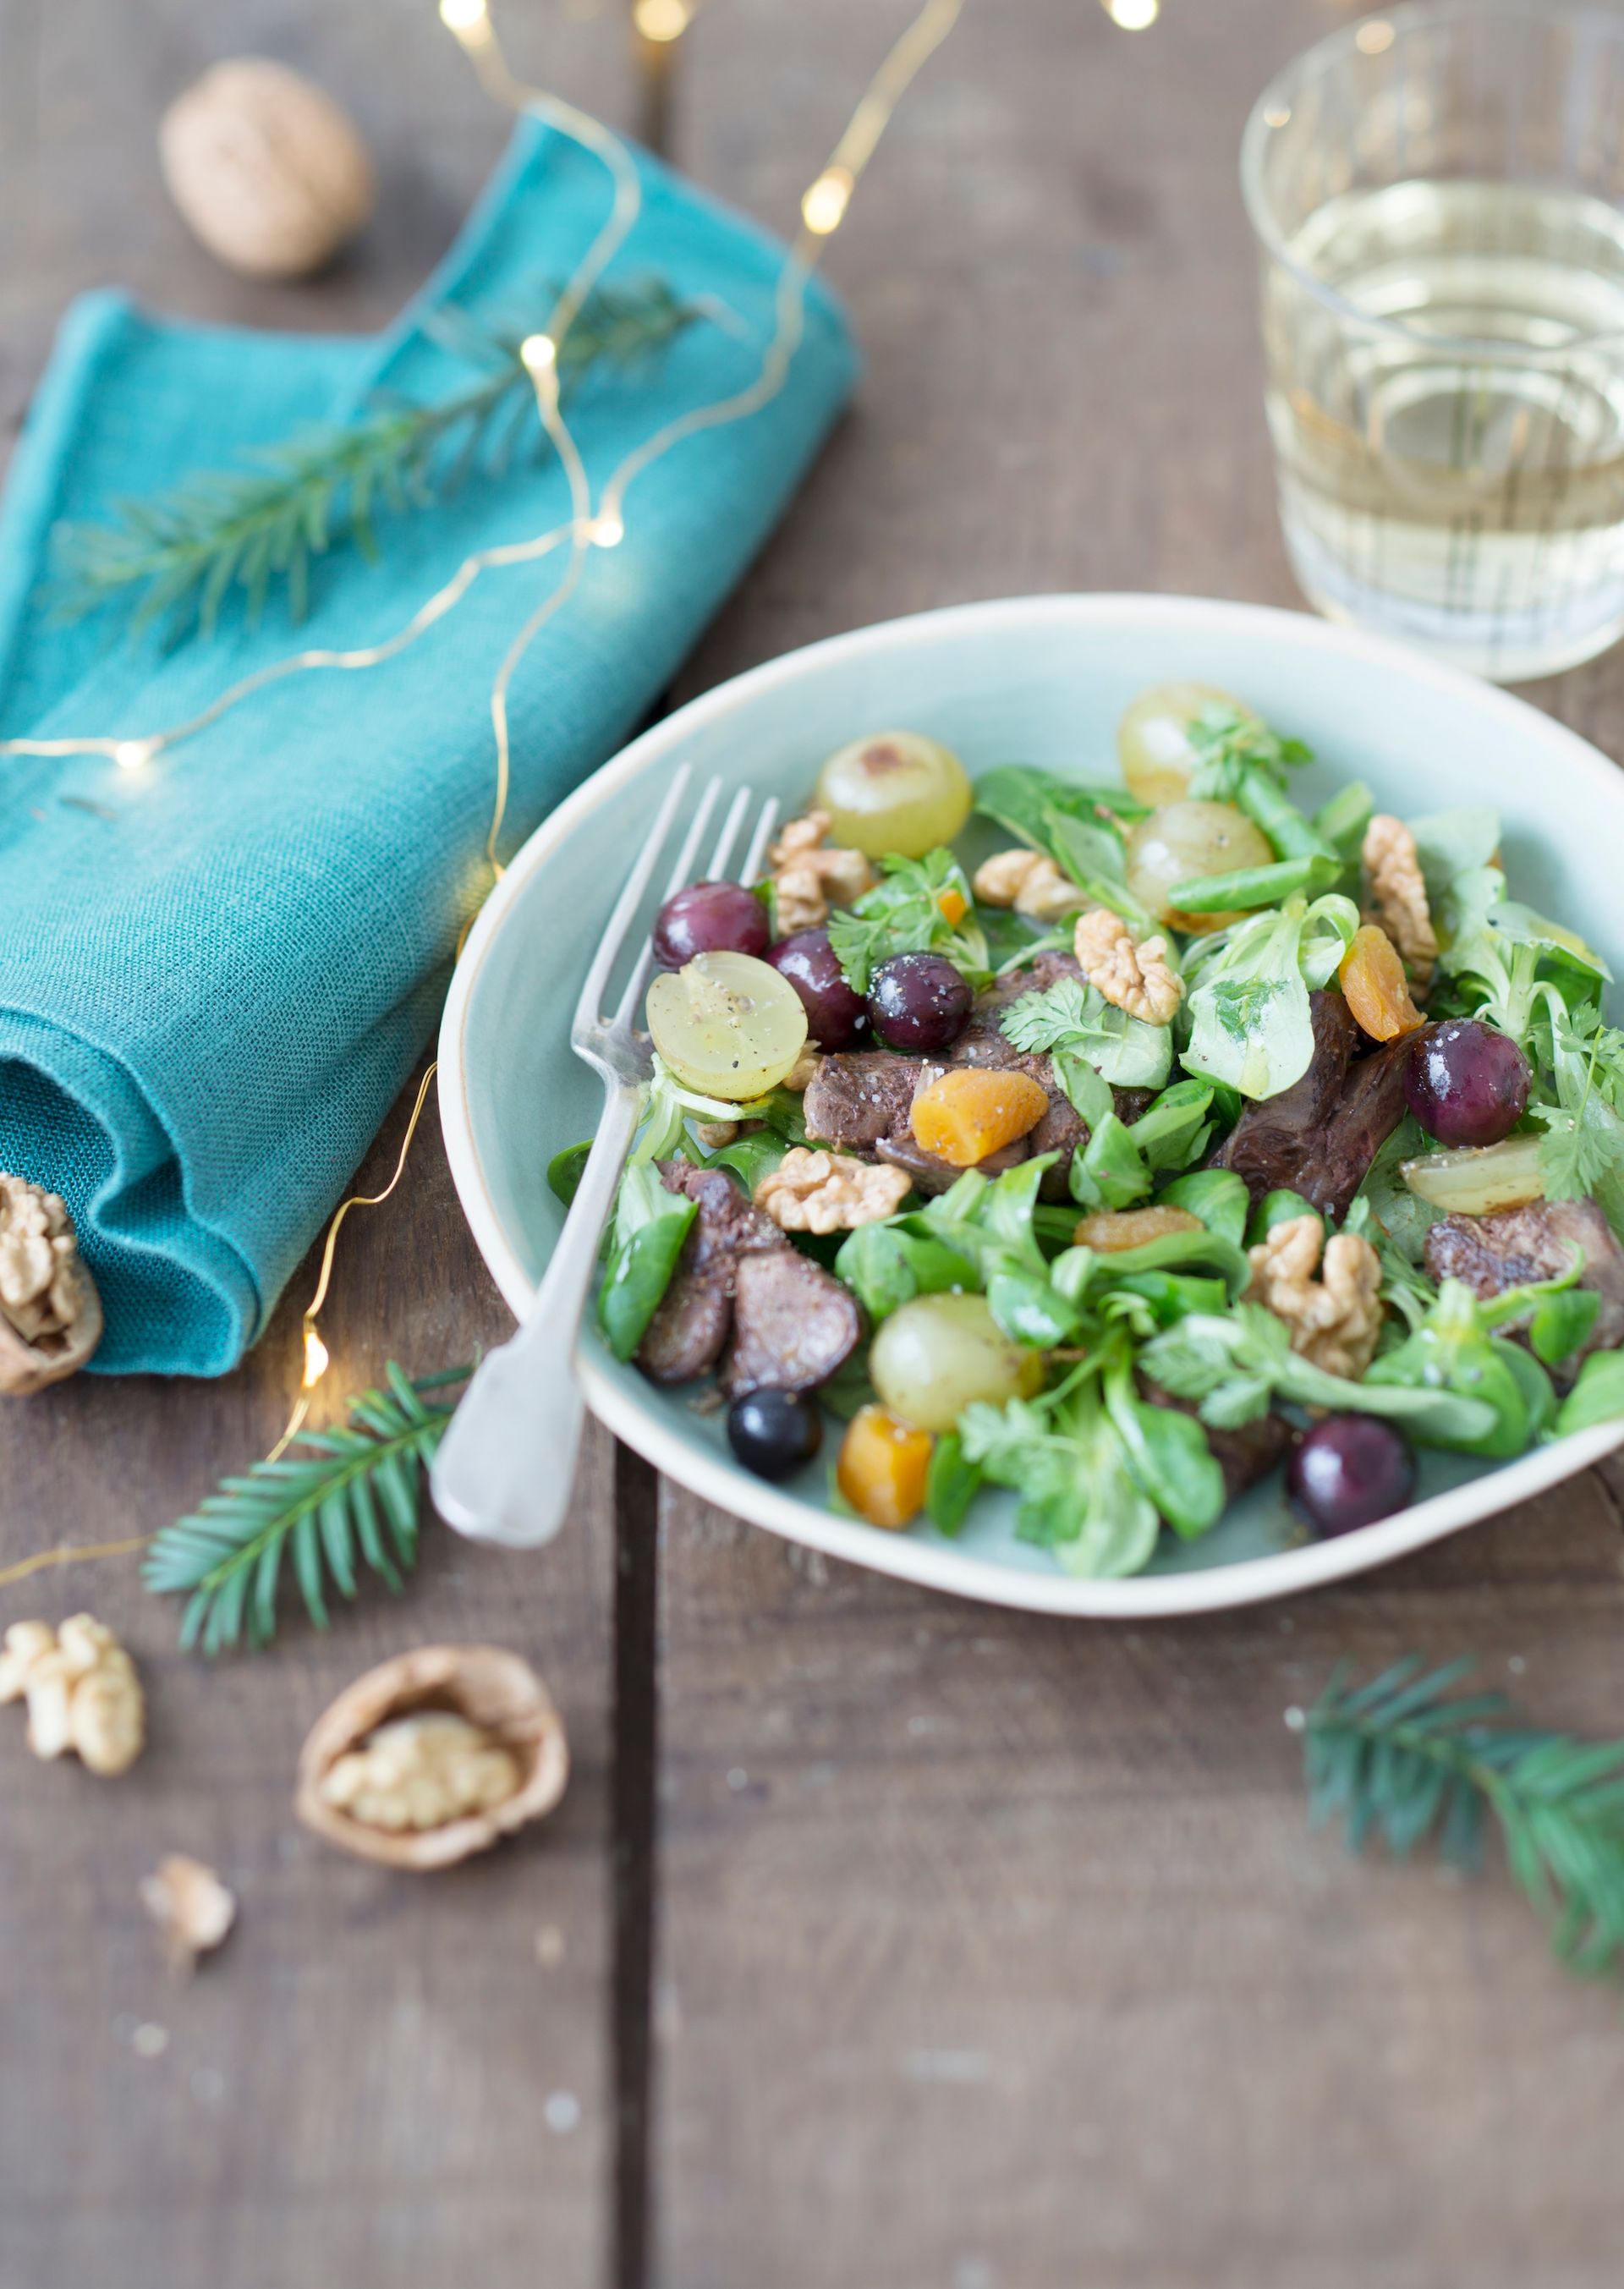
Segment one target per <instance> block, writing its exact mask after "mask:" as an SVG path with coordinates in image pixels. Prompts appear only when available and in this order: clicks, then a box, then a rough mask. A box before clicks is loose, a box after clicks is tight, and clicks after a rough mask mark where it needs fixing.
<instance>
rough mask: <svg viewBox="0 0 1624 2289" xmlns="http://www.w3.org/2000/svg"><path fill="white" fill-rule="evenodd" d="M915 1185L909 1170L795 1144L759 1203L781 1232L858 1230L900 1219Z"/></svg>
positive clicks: (763, 1185) (765, 1180) (758, 1193)
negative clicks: (900, 1211) (892, 1219)
mask: <svg viewBox="0 0 1624 2289" xmlns="http://www.w3.org/2000/svg"><path fill="white" fill-rule="evenodd" d="M912 1186H913V1179H912V1176H909V1175H908V1174H907V1172H906V1170H905V1169H902V1168H883V1167H878V1166H876V1165H875V1164H874V1163H873V1162H872V1161H869V1160H856V1159H855V1158H854V1157H853V1156H852V1155H851V1154H850V1153H848V1152H809V1151H808V1148H807V1147H806V1146H805V1145H791V1147H790V1149H789V1151H788V1152H786V1153H785V1154H784V1158H783V1160H780V1161H779V1163H778V1165H777V1167H776V1168H769V1169H768V1172H767V1174H766V1176H763V1177H762V1178H761V1180H760V1184H757V1186H756V1188H755V1204H756V1206H757V1208H764V1209H765V1210H766V1212H767V1214H768V1216H771V1218H772V1220H773V1222H774V1223H775V1224H776V1225H777V1227H778V1229H779V1231H780V1232H856V1230H857V1229H858V1227H859V1226H860V1225H862V1224H883V1223H884V1221H885V1219H886V1217H887V1216H895V1215H896V1211H897V1209H898V1208H901V1206H902V1204H903V1202H904V1200H905V1199H906V1198H907V1196H908V1193H909V1192H911V1191H912Z"/></svg>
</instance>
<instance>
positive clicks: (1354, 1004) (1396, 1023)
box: [1337, 922, 1427, 1041]
mask: <svg viewBox="0 0 1624 2289" xmlns="http://www.w3.org/2000/svg"><path fill="white" fill-rule="evenodd" d="M1337 975H1338V976H1339V977H1340V978H1341V984H1342V992H1343V993H1345V994H1346V995H1347V997H1348V1007H1349V1009H1351V1010H1352V1012H1353V1014H1354V1017H1355V1018H1356V1020H1357V1024H1358V1027H1359V1031H1360V1032H1361V1033H1368V1034H1369V1036H1370V1038H1371V1040H1372V1041H1397V1039H1398V1036H1399V1035H1400V1033H1413V1032H1414V1031H1415V1028H1416V1027H1417V1026H1418V1025H1425V1024H1426V1022H1427V1021H1426V1019H1425V1018H1424V1017H1422V1015H1421V1011H1420V1010H1419V1009H1417V1008H1416V1006H1415V1004H1414V1002H1413V1001H1412V1000H1411V999H1410V982H1409V980H1408V978H1407V977H1405V969H1404V963H1403V962H1402V961H1400V959H1399V955H1398V949H1397V946H1396V945H1394V944H1393V941H1392V939H1391V938H1390V937H1389V936H1388V934H1387V932H1386V931H1385V930H1384V929H1378V928H1377V926H1376V924H1375V923H1374V922H1366V923H1365V925H1364V927H1363V928H1362V929H1357V930H1355V932H1354V934H1353V943H1352V945H1349V948H1348V951H1347V953H1345V954H1344V955H1343V956H1342V962H1341V969H1340V970H1339V971H1338V973H1337Z"/></svg>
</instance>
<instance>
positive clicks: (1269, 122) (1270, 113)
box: [1263, 103, 1292, 127]
mask: <svg viewBox="0 0 1624 2289" xmlns="http://www.w3.org/2000/svg"><path fill="white" fill-rule="evenodd" d="M1291 116H1292V108H1291V106H1290V104H1289V103H1271V104H1270V107H1269V108H1268V110H1267V111H1266V112H1265V113H1264V114H1263V124H1264V125H1265V126H1266V127H1285V126H1287V125H1288V124H1290V121H1291Z"/></svg>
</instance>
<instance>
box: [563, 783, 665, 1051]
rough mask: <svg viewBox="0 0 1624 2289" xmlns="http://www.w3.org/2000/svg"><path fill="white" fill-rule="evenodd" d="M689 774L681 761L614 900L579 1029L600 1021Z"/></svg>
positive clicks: (578, 1013) (581, 1004)
mask: <svg viewBox="0 0 1624 2289" xmlns="http://www.w3.org/2000/svg"><path fill="white" fill-rule="evenodd" d="M690 776H691V773H690V771H689V766H688V765H687V764H686V763H682V764H681V765H680V766H679V767H678V769H677V770H675V771H674V772H673V774H672V779H671V785H670V786H669V787H667V789H666V791H665V802H662V803H661V805H660V807H659V810H658V812H657V815H656V818H655V821H654V825H653V826H652V827H651V828H650V829H649V839H648V841H646V842H645V843H644V845H643V847H642V851H641V855H640V857H639V858H638V861H637V864H636V865H634V866H633V869H632V871H631V873H629V874H628V875H627V877H626V881H625V889H623V890H622V891H621V893H620V896H619V897H618V898H617V900H616V901H615V911H614V913H612V914H611V915H610V916H609V927H608V928H607V929H605V931H604V933H603V937H602V939H601V942H600V944H599V947H598V951H597V953H595V954H594V955H593V958H592V963H591V966H590V968H589V969H588V970H587V972H586V982H585V985H583V986H582V988H581V995H580V999H579V1001H577V1003H576V1009H575V1023H576V1030H577V1032H579V1031H580V1030H582V1029H583V1028H584V1027H585V1026H589V1025H597V1024H598V1023H599V1018H600V1012H601V1009H602V1006H603V989H604V987H605V986H606V985H608V984H609V972H610V970H611V969H613V968H614V966H615V957H616V956H617V954H618V953H619V952H620V949H621V946H622V945H623V944H624V943H625V934H626V932H627V931H628V930H629V929H631V927H632V924H633V921H635V920H636V917H637V910H638V907H639V906H640V905H641V904H642V897H643V892H644V891H645V890H646V889H648V887H649V875H650V874H652V873H653V872H654V870H655V867H656V866H657V865H658V863H659V856H660V852H661V850H662V849H663V848H664V846H665V837H666V835H667V833H669V832H670V829H671V822H672V818H673V816H674V814H675V811H676V808H677V805H678V804H679V802H681V800H682V796H683V794H684V793H685V792H686V790H687V786H688V782H689V778H690Z"/></svg>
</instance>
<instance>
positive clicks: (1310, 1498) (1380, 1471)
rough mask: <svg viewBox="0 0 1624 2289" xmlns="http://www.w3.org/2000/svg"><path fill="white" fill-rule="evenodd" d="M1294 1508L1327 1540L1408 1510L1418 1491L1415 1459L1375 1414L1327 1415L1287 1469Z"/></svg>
mask: <svg viewBox="0 0 1624 2289" xmlns="http://www.w3.org/2000/svg"><path fill="white" fill-rule="evenodd" d="M1414 1492H1415V1458H1414V1456H1413V1455H1412V1454H1411V1452H1410V1450H1409V1448H1408V1447H1406V1446H1405V1442H1404V1440H1402V1439H1401V1438H1400V1437H1399V1435H1398V1433H1397V1431H1395V1430H1394V1428H1393V1426H1392V1424H1390V1423H1383V1422H1382V1421H1381V1418H1380V1416H1374V1415H1327V1416H1326V1417H1325V1421H1324V1422H1323V1423H1317V1424H1315V1425H1314V1428H1313V1429H1312V1430H1311V1431H1310V1432H1309V1433H1308V1434H1307V1436H1306V1437H1305V1438H1304V1439H1303V1440H1302V1443H1301V1444H1300V1445H1299V1446H1298V1448H1297V1449H1296V1451H1295V1452H1294V1455H1293V1456H1292V1458H1291V1460H1290V1462H1289V1463H1288V1464H1286V1495H1287V1498H1288V1499H1289V1501H1290V1503H1291V1506H1292V1508H1293V1509H1294V1511H1296V1512H1297V1515H1298V1516H1299V1517H1300V1518H1302V1519H1306V1520H1307V1521H1308V1523H1309V1525H1310V1527H1312V1528H1313V1530H1314V1532H1315V1533H1316V1534H1317V1535H1318V1536H1319V1537H1320V1539H1321V1540H1322V1541H1323V1540H1324V1539H1325V1537H1326V1536H1328V1535H1333V1534H1351V1533H1352V1531H1353V1529H1354V1527H1356V1526H1370V1525H1372V1524H1373V1523H1374V1521H1375V1520H1376V1519H1379V1518H1391V1516H1392V1515H1393V1512H1394V1511H1399V1510H1403V1509H1404V1508H1405V1504H1406V1503H1408V1502H1409V1500H1410V1498H1411V1496H1412V1495H1413V1494H1414Z"/></svg>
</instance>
